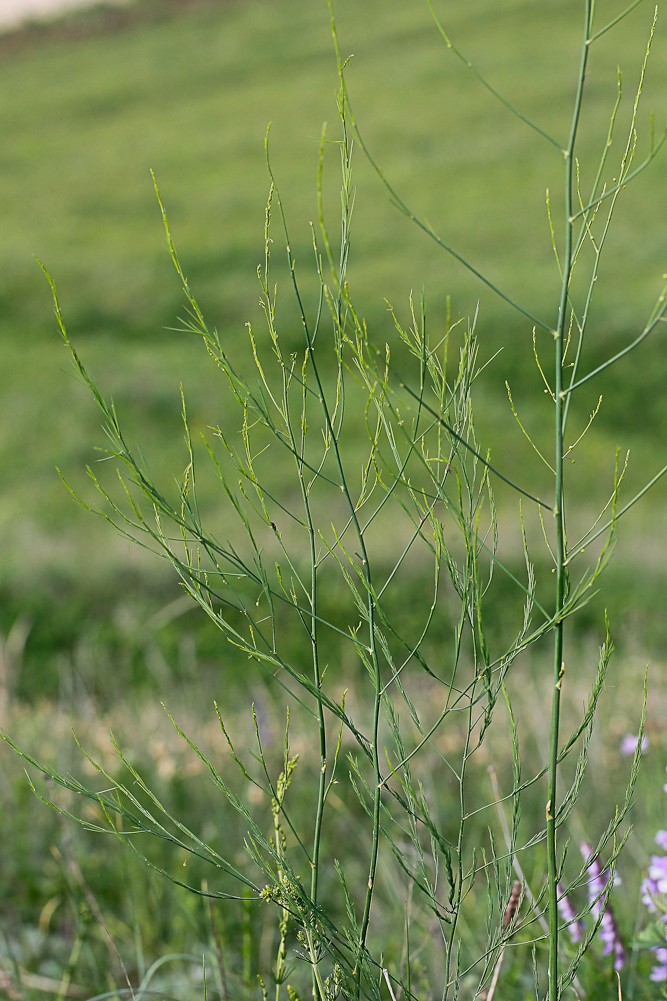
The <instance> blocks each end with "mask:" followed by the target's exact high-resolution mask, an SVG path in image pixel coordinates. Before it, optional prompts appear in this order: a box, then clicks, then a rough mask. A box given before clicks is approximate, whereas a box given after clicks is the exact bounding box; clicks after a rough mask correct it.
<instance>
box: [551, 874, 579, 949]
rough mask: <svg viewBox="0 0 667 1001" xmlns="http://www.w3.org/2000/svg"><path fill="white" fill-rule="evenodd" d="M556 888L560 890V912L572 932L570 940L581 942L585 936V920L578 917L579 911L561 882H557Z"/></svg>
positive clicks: (558, 903)
mask: <svg viewBox="0 0 667 1001" xmlns="http://www.w3.org/2000/svg"><path fill="white" fill-rule="evenodd" d="M556 889H557V890H558V900H557V905H558V913H559V914H560V916H561V917H562V919H563V920H564V921H565V925H566V927H567V930H568V932H569V933H570V940H571V941H572V942H581V940H582V938H583V937H584V925H583V922H582V921H580V920H579V918H578V917H577V912H576V910H575V908H574V907H573V906H572V902H571V900H570V898H569V897H568V895H567V894H566V893H565V891H564V890H563V887H562V886H561V884H560V883H558V884H557V886H556Z"/></svg>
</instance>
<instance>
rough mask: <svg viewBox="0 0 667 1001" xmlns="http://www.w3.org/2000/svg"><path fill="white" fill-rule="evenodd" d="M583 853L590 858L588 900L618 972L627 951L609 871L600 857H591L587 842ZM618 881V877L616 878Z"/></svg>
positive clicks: (604, 944)
mask: <svg viewBox="0 0 667 1001" xmlns="http://www.w3.org/2000/svg"><path fill="white" fill-rule="evenodd" d="M581 854H582V855H583V856H584V858H585V859H590V861H589V862H588V869H589V872H590V878H589V880H588V900H589V903H590V906H591V913H592V915H593V917H594V918H595V919H596V920H599V922H600V938H601V940H602V943H603V946H604V948H603V950H602V951H603V955H605V956H611V955H612V954H613V956H614V970H616V971H617V972H618V971H619V970H622V969H623V963H624V962H625V952H624V951H623V943H622V942H621V936H620V935H619V932H618V925H617V924H616V920H615V918H614V912H613V910H612V908H611V903H610V901H609V891H608V889H607V887H608V885H609V873H606V872H603V871H602V867H601V865H600V860H599V859H598V858H595V857H594V858H591V856H592V854H593V850H592V848H591V846H590V845H587V844H586V843H585V842H584V843H583V844H582V845H581ZM616 882H618V878H616Z"/></svg>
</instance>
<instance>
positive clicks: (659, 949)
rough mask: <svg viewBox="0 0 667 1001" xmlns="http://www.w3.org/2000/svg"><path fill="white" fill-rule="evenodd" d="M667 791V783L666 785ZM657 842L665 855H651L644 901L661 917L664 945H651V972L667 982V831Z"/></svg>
mask: <svg viewBox="0 0 667 1001" xmlns="http://www.w3.org/2000/svg"><path fill="white" fill-rule="evenodd" d="M664 788H665V792H667V785H666V786H665V787H664ZM655 843H656V844H657V846H658V848H662V850H663V852H665V854H664V855H651V857H650V859H649V864H648V872H647V874H646V878H645V879H644V881H643V882H642V888H641V892H642V901H643V902H644V904H645V906H646V908H647V910H648V911H649V912H650V913H651V914H656V915H657V916H658V918H659V919H660V926H661V927H662V932H663V936H664V945H663V944H662V943H661V944H660V945H654V946H651V951H652V952H653V954H654V956H655V965H654V967H653V970H652V971H651V974H650V979H651V980H652V981H653V982H654V983H660V984H663V983H667V831H662V830H661V831H658V832H657V834H656V836H655Z"/></svg>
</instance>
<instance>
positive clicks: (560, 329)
mask: <svg viewBox="0 0 667 1001" xmlns="http://www.w3.org/2000/svg"><path fill="white" fill-rule="evenodd" d="M592 18H593V0H585V27H584V40H583V45H582V51H581V58H580V63H579V74H578V79H577V92H576V96H575V99H574V107H573V112H572V123H571V126H570V136H569V140H568V144H567V148H566V149H565V150H564V151H563V153H564V157H565V246H564V253H563V280H562V285H561V294H560V304H559V309H558V325H557V329H556V334H555V342H556V343H555V382H554V386H555V397H556V414H555V416H556V426H555V462H554V469H555V473H556V475H555V496H554V522H555V530H556V545H555V559H556V568H555V569H556V610H555V619H556V626H555V632H554V665H553V690H552V701H551V737H550V751H549V779H548V801H547V807H546V823H547V862H548V900H549V991H548V998H549V1001H559V998H560V986H559V976H558V973H559V962H558V908H557V899H558V890H557V883H558V854H557V838H556V828H557V817H558V811H557V778H558V741H559V731H560V708H561V687H562V682H563V675H564V672H565V660H564V622H563V617H562V613H563V609H564V607H565V602H566V599H567V592H568V574H567V541H566V531H565V489H564V480H563V452H564V448H563V440H564V436H565V422H566V399H567V394H566V393H564V392H563V377H564V357H565V339H566V335H567V329H568V317H567V313H568V299H569V293H570V280H571V277H572V269H573V267H574V249H573V233H572V215H573V200H574V198H573V193H574V149H575V145H576V140H577V132H578V128H579V119H580V115H581V107H582V102H583V94H584V83H585V79H586V67H587V63H588V52H589V47H590V38H591V24H592Z"/></svg>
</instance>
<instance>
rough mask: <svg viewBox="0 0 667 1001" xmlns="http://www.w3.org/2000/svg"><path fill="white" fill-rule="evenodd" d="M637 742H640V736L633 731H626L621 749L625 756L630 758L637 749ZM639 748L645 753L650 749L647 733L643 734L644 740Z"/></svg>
mask: <svg viewBox="0 0 667 1001" xmlns="http://www.w3.org/2000/svg"><path fill="white" fill-rule="evenodd" d="M637 744H639V737H637V736H635V735H634V734H632V733H626V735H625V736H624V737H622V738H621V743H620V747H619V750H620V752H621V754H622V755H623V756H624V757H626V758H629V757H631V756H632V755H633V754H634V753H635V751H636V750H637ZM639 749H640V751H641V752H642V754H645V753H646V751H648V749H649V739H648V737H647V736H646V734H645V733H644V734H642V742H641V745H640V748H639Z"/></svg>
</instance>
